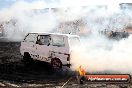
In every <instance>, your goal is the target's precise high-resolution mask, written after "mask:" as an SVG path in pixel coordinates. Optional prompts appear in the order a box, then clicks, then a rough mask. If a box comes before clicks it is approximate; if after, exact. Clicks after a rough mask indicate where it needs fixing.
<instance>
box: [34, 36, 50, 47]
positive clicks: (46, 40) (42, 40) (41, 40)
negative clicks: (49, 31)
mask: <svg viewBox="0 0 132 88" xmlns="http://www.w3.org/2000/svg"><path fill="white" fill-rule="evenodd" d="M50 40H51V38H50V36H49V35H39V36H38V40H37V42H36V43H37V44H39V45H47V46H49V45H50Z"/></svg>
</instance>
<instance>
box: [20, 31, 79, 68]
mask: <svg viewBox="0 0 132 88" xmlns="http://www.w3.org/2000/svg"><path fill="white" fill-rule="evenodd" d="M78 43H80V39H79V36H77V35H70V34H55V33H29V34H28V35H27V36H26V37H25V39H24V40H23V41H22V42H21V46H20V52H21V54H22V55H23V60H24V61H25V62H31V61H33V60H40V61H45V62H48V63H51V65H52V66H53V68H62V66H63V65H64V66H68V67H70V64H71V63H70V59H71V58H70V54H71V51H72V47H73V46H74V45H76V44H78Z"/></svg>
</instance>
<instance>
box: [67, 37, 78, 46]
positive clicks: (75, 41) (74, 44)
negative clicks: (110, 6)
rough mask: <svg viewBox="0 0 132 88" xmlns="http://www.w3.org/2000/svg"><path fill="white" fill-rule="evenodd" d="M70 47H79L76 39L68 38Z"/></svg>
mask: <svg viewBox="0 0 132 88" xmlns="http://www.w3.org/2000/svg"><path fill="white" fill-rule="evenodd" d="M69 40H70V45H71V47H75V46H77V45H80V40H79V38H78V37H71V38H69Z"/></svg>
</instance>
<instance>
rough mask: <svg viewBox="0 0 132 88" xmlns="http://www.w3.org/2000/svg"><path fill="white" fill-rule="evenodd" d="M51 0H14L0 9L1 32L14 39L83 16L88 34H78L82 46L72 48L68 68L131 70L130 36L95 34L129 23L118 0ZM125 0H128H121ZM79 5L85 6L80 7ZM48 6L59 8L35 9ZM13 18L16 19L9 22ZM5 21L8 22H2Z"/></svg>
mask: <svg viewBox="0 0 132 88" xmlns="http://www.w3.org/2000/svg"><path fill="white" fill-rule="evenodd" d="M52 2H53V3H48V4H47V2H45V1H43V0H36V1H35V0H34V1H33V2H30V3H29V2H26V1H24V0H16V3H14V4H13V5H11V6H9V7H7V8H3V9H1V10H0V22H1V23H3V22H4V27H5V35H6V36H7V37H8V38H11V39H12V40H17V39H16V38H20V39H21V38H23V37H24V36H25V34H26V33H28V32H53V31H54V29H55V28H56V27H57V26H58V25H59V24H60V23H61V22H68V21H76V20H78V19H82V18H83V19H85V23H86V26H85V28H86V29H88V30H90V31H92V35H90V36H89V37H83V38H81V42H82V44H84V45H83V48H82V47H81V48H79V47H78V46H77V47H75V48H74V50H73V51H72V56H71V57H72V59H71V63H72V64H73V65H72V69H73V70H75V69H76V68H77V67H79V66H80V65H83V66H84V67H85V68H86V69H87V71H88V72H97V71H109V70H110V71H115V72H121V73H131V72H132V70H131V68H132V64H131V61H132V60H131V59H132V55H131V52H132V46H131V45H132V36H129V38H127V39H123V40H121V41H113V40H109V39H107V38H106V37H104V36H101V35H99V34H98V31H99V30H104V29H109V30H113V28H114V29H118V30H120V29H122V28H123V27H125V26H126V25H127V24H131V22H132V21H131V19H132V17H131V13H132V12H131V10H129V9H125V10H123V11H122V10H121V9H120V8H119V0H114V2H112V1H110V0H109V1H108V2H106V1H105V0H100V1H98V2H97V1H95V0H93V2H90V4H89V1H87V0H83V1H82V0H58V2H55V1H52ZM95 2H96V3H95ZM120 2H121V1H120ZM122 2H123V0H122ZM125 2H129V1H126V0H125ZM97 3H98V4H97ZM96 5H99V6H96ZM100 5H101V7H100ZM102 5H104V6H103V7H102ZM82 6H88V7H87V8H83V7H82ZM49 7H50V8H54V7H55V8H56V7H57V8H60V11H59V12H56V13H54V12H52V11H49V12H47V13H44V12H42V11H41V10H37V9H44V8H49ZM67 7H68V8H69V7H70V9H68V8H67ZM35 10H36V11H37V12H36V11H35ZM13 20H15V21H17V22H16V23H13V22H14V21H13ZM8 21H11V22H9V23H6V22H8ZM14 25H15V26H14ZM71 28H72V26H71ZM12 34H13V35H12Z"/></svg>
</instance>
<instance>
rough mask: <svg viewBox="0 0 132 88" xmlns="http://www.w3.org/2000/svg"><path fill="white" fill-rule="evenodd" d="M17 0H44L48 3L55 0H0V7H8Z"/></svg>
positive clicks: (28, 0)
mask: <svg viewBox="0 0 132 88" xmlns="http://www.w3.org/2000/svg"><path fill="white" fill-rule="evenodd" d="M17 1H25V2H29V3H30V2H33V1H44V2H46V3H47V4H48V3H51V2H53V1H55V0H0V9H2V8H5V7H9V6H11V5H12V4H14V3H15V2H17ZM56 1H58V0H56Z"/></svg>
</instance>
